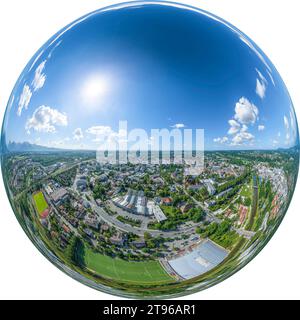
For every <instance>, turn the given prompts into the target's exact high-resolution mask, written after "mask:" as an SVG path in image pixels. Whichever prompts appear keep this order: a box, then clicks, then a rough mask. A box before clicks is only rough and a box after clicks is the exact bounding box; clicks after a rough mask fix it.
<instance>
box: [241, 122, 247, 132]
mask: <svg viewBox="0 0 300 320" xmlns="http://www.w3.org/2000/svg"><path fill="white" fill-rule="evenodd" d="M247 130H248V127H247V126H246V125H245V124H243V126H242V129H241V132H246V131H247Z"/></svg>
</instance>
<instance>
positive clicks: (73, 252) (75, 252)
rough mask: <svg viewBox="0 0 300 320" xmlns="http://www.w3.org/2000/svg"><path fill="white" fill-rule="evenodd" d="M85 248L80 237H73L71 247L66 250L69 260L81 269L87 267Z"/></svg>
mask: <svg viewBox="0 0 300 320" xmlns="http://www.w3.org/2000/svg"><path fill="white" fill-rule="evenodd" d="M84 255H85V248H84V243H83V242H82V240H81V239H80V238H79V237H75V236H74V237H72V239H71V241H70V244H69V246H68V247H67V249H66V256H67V258H68V260H69V261H70V262H71V263H72V264H75V265H76V266H78V267H80V268H84V267H85V261H84Z"/></svg>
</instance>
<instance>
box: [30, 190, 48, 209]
mask: <svg viewBox="0 0 300 320" xmlns="http://www.w3.org/2000/svg"><path fill="white" fill-rule="evenodd" d="M33 200H34V203H35V206H36V209H37V211H38V213H39V215H41V214H42V213H43V212H44V211H45V210H46V209H47V208H48V203H47V202H46V200H45V198H44V195H43V192H42V191H40V192H37V193H35V194H34V195H33Z"/></svg>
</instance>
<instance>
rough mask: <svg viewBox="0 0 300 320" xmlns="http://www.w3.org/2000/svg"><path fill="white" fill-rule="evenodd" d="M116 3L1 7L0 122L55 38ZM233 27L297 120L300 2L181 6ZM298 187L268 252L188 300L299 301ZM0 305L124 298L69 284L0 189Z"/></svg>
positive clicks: (219, 1) (65, 0)
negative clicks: (257, 54) (264, 61)
mask: <svg viewBox="0 0 300 320" xmlns="http://www.w3.org/2000/svg"><path fill="white" fill-rule="evenodd" d="M118 2H124V1H121V0H119V1H111V0H107V1H105V0H101V1H100V0H99V1H96V0H51V1H49V0H43V1H40V0H26V1H23V0H10V1H0V39H1V49H0V114H1V115H0V118H1V119H2V116H3V113H4V110H5V107H6V103H7V101H8V98H9V95H10V92H11V90H12V88H13V86H14V83H15V81H16V80H17V78H18V76H19V75H20V73H21V71H22V69H23V68H24V66H25V64H26V63H27V62H28V60H29V59H30V58H31V57H32V55H33V54H34V53H35V51H36V50H37V49H38V48H39V47H40V46H41V45H42V44H43V43H44V42H45V41H46V40H47V39H48V38H50V37H51V36H52V35H53V34H54V33H56V32H57V31H58V30H59V29H61V28H62V27H64V26H65V25H66V24H68V23H70V22H72V21H73V20H75V19H77V18H78V17H80V16H82V15H84V14H86V13H88V12H90V11H93V10H95V9H98V8H100V7H104V6H107V5H111V4H114V3H118ZM181 2H182V3H186V4H190V5H193V6H198V7H200V8H202V9H204V10H207V11H210V12H211V13H214V14H216V15H218V16H220V17H222V18H224V19H225V20H227V21H229V22H231V23H232V24H233V25H235V26H236V27H238V28H239V29H240V30H242V31H243V32H244V33H246V34H247V35H248V36H249V37H250V38H251V39H253V40H254V41H255V42H256V43H257V44H258V45H259V46H260V47H261V48H262V50H263V51H264V52H265V53H266V54H267V55H268V56H269V58H270V59H271V60H272V62H273V63H274V65H275V66H276V67H277V69H278V71H279V73H280V74H281V76H282V78H283V80H284V81H285V83H286V85H287V87H288V89H289V92H290V95H291V97H292V100H293V102H294V106H295V109H296V112H297V114H298V117H300V87H299V71H300V70H299V69H300V62H299V57H300V45H299V30H300V19H299V12H300V3H299V0H285V1H282V0H263V1H262V0H244V1H240V0H203V1H200V0H197V1H193V0H187V1H184V0H181ZM299 208H300V186H299V184H298V187H297V189H296V191H295V195H294V198H293V201H292V203H291V206H290V209H289V211H288V214H287V215H286V217H285V219H284V221H283V222H282V224H281V226H280V228H279V229H278V231H277V233H276V234H275V235H274V237H273V238H272V240H271V241H270V242H269V244H268V245H267V246H266V248H265V249H263V251H262V252H261V253H260V254H259V255H258V256H257V257H256V258H255V259H254V260H253V261H252V262H250V264H248V265H247V266H246V267H245V268H244V269H242V270H241V271H239V272H238V273H236V274H235V275H234V276H232V277H231V278H229V279H228V280H226V281H224V282H222V283H220V284H218V285H217V286H215V287H212V288H210V289H207V290H205V291H202V292H199V293H197V294H194V295H191V296H189V297H186V298H188V299H201V300H203V299H299V298H300V290H299V288H300V268H299V267H300V250H299V230H300V229H299V227H300V213H299ZM0 299H102V300H107V299H120V298H116V297H113V296H110V295H107V294H104V293H101V292H97V291H95V290H93V289H90V288H88V287H86V286H84V285H82V284H80V283H79V282H76V281H75V280H73V279H71V278H69V277H68V276H66V275H65V274H64V273H62V272H61V271H59V270H58V269H57V268H56V267H54V266H53V265H52V264H51V263H50V262H49V261H48V260H47V259H45V258H44V257H43V256H42V255H41V254H40V253H39V252H38V251H37V249H36V248H35V247H34V246H33V244H32V243H31V242H30V240H29V239H28V238H27V236H26V235H25V233H24V232H23V230H22V229H21V227H20V226H19V224H18V222H17V220H16V218H15V217H14V214H13V212H12V209H11V207H10V205H9V202H8V200H7V197H6V194H5V190H4V187H3V183H2V179H1V182H0Z"/></svg>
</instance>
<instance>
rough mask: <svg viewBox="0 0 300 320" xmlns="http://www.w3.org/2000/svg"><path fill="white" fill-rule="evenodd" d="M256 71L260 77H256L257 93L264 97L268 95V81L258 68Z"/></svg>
mask: <svg viewBox="0 0 300 320" xmlns="http://www.w3.org/2000/svg"><path fill="white" fill-rule="evenodd" d="M256 72H257V74H258V78H257V79H256V94H257V95H258V96H259V97H260V98H261V99H263V98H264V97H265V96H266V90H267V85H268V81H267V80H266V78H265V77H264V76H263V75H262V74H261V72H259V71H258V70H257V69H256Z"/></svg>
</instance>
